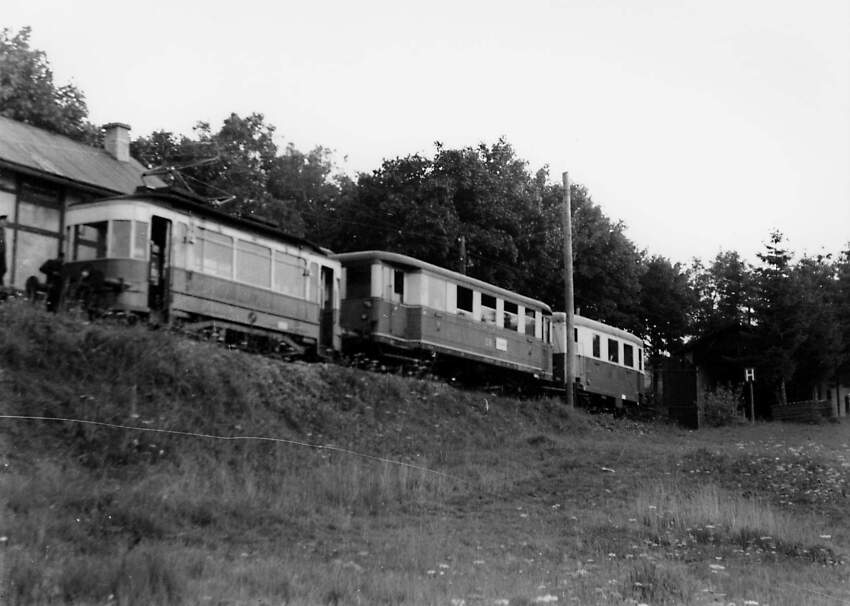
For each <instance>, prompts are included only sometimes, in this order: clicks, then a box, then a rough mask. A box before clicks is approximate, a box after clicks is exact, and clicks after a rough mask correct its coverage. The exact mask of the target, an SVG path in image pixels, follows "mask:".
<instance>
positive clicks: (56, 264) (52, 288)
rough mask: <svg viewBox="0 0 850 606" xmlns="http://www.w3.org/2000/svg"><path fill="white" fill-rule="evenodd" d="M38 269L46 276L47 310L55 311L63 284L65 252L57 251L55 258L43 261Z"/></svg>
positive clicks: (57, 307) (60, 297)
mask: <svg viewBox="0 0 850 606" xmlns="http://www.w3.org/2000/svg"><path fill="white" fill-rule="evenodd" d="M38 271H40V272H41V273H43V274H44V275H45V276H47V311H52V312H54V313H56V311H57V310H58V309H59V302H60V300H61V299H62V288H63V287H64V285H65V275H64V273H65V254H64V253H59V256H58V257H56V258H55V259H50V260H49V261H45V262H44V263H43V264H42V266H41V267H40V268H39V269H38Z"/></svg>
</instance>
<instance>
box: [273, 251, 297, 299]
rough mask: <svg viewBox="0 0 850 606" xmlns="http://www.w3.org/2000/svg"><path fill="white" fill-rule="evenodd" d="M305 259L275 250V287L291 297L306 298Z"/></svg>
mask: <svg viewBox="0 0 850 606" xmlns="http://www.w3.org/2000/svg"><path fill="white" fill-rule="evenodd" d="M304 267H305V261H304V259H301V258H299V257H295V256H293V255H288V254H286V253H284V252H281V251H279V250H276V251H274V289H275V290H276V291H277V292H279V293H283V294H285V295H289V296H291V297H299V298H302V299H303V298H304Z"/></svg>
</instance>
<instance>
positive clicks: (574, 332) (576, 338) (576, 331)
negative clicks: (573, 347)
mask: <svg viewBox="0 0 850 606" xmlns="http://www.w3.org/2000/svg"><path fill="white" fill-rule="evenodd" d="M573 341H574V342H576V343H578V328H573Z"/></svg>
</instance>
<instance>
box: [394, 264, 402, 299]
mask: <svg viewBox="0 0 850 606" xmlns="http://www.w3.org/2000/svg"><path fill="white" fill-rule="evenodd" d="M393 301H395V302H396V303H403V302H404V271H403V270H401V269H395V270H393Z"/></svg>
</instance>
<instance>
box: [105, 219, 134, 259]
mask: <svg viewBox="0 0 850 606" xmlns="http://www.w3.org/2000/svg"><path fill="white" fill-rule="evenodd" d="M111 227H112V228H111V229H110V230H109V256H110V257H113V258H116V259H129V258H130V236H131V235H132V232H133V222H132V221H127V220H124V219H121V220H117V221H113V222H112V226H111Z"/></svg>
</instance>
